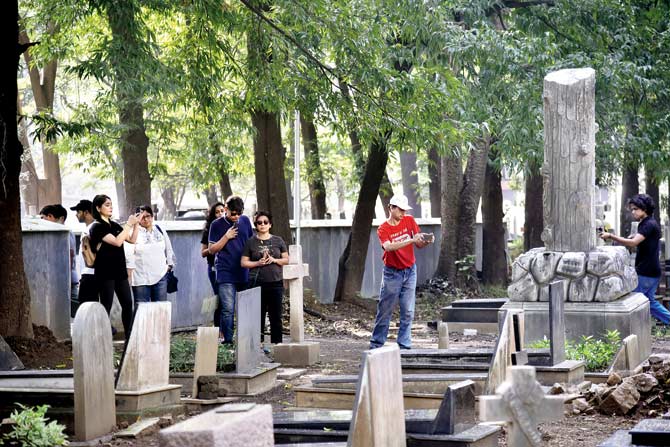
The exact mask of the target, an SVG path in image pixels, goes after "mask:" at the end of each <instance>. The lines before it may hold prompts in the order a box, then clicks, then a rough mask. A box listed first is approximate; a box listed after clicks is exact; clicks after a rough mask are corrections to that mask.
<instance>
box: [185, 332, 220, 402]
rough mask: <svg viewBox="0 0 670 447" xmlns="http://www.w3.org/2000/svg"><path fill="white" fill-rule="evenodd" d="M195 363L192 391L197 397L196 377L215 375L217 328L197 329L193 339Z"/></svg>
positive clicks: (217, 351)
mask: <svg viewBox="0 0 670 447" xmlns="http://www.w3.org/2000/svg"><path fill="white" fill-rule="evenodd" d="M195 340H196V342H195V361H194V365H193V391H192V394H191V396H192V397H193V398H194V399H195V398H197V397H198V377H200V376H213V375H215V374H216V359H217V355H218V353H219V328H218V327H199V328H198V333H197V335H196V338H195Z"/></svg>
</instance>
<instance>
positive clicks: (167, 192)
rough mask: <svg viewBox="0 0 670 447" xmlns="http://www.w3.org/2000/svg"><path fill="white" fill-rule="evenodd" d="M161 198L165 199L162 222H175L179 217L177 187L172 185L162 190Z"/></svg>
mask: <svg viewBox="0 0 670 447" xmlns="http://www.w3.org/2000/svg"><path fill="white" fill-rule="evenodd" d="M161 197H162V198H163V213H162V215H161V220H174V218H175V217H177V197H176V194H175V187H174V186H173V185H172V186H168V187H166V188H162V189H161ZM215 202H216V200H215Z"/></svg>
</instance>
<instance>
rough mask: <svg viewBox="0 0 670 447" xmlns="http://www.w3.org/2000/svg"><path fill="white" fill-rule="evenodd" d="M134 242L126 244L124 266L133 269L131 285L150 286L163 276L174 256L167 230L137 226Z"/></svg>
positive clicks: (173, 261)
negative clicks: (137, 230)
mask: <svg viewBox="0 0 670 447" xmlns="http://www.w3.org/2000/svg"><path fill="white" fill-rule="evenodd" d="M138 228H139V233H138V235H137V241H136V242H135V244H127V247H124V248H126V267H128V268H129V269H134V270H133V276H132V285H133V286H152V285H154V284H156V283H157V282H158V281H160V279H161V278H162V277H163V276H165V274H166V273H167V271H168V266H169V265H171V266H173V267H174V265H175V256H174V252H173V251H172V244H171V243H170V238H169V237H168V235H167V232H166V231H165V230H163V229H162V228H161V230H163V231H162V233H161V231H160V230H159V229H158V228H157V227H156V225H152V229H151V230H147V229H146V228H144V227H141V226H140V227H138Z"/></svg>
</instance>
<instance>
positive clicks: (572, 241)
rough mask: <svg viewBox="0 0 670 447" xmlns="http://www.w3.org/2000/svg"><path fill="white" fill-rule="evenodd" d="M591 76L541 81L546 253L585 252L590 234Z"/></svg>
mask: <svg viewBox="0 0 670 447" xmlns="http://www.w3.org/2000/svg"><path fill="white" fill-rule="evenodd" d="M595 79H596V78H595V71H594V70H593V69H592V68H578V69H566V70H559V71H555V72H552V73H549V74H548V75H547V76H546V77H545V78H544V165H543V167H542V175H543V177H544V197H543V202H544V203H543V205H544V223H545V227H544V231H543V232H542V240H543V241H544V243H545V246H546V247H547V250H551V251H562V252H567V251H576V252H587V253H588V252H589V251H591V250H593V249H594V248H595V246H596V231H595V199H594V195H595V175H596V174H595V171H596V168H595V166H596V165H595V146H596V138H595V133H596V119H595V113H596V112H595V83H596V80H595Z"/></svg>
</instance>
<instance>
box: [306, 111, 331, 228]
mask: <svg viewBox="0 0 670 447" xmlns="http://www.w3.org/2000/svg"><path fill="white" fill-rule="evenodd" d="M300 129H301V132H302V144H303V147H304V148H305V166H306V167H307V184H308V185H309V199H310V205H311V211H312V219H324V218H325V217H326V211H327V209H326V185H325V183H324V181H323V171H322V170H321V160H320V158H319V142H318V140H317V136H316V126H314V121H312V120H311V119H308V118H307V117H306V116H305V115H304V114H300Z"/></svg>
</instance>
